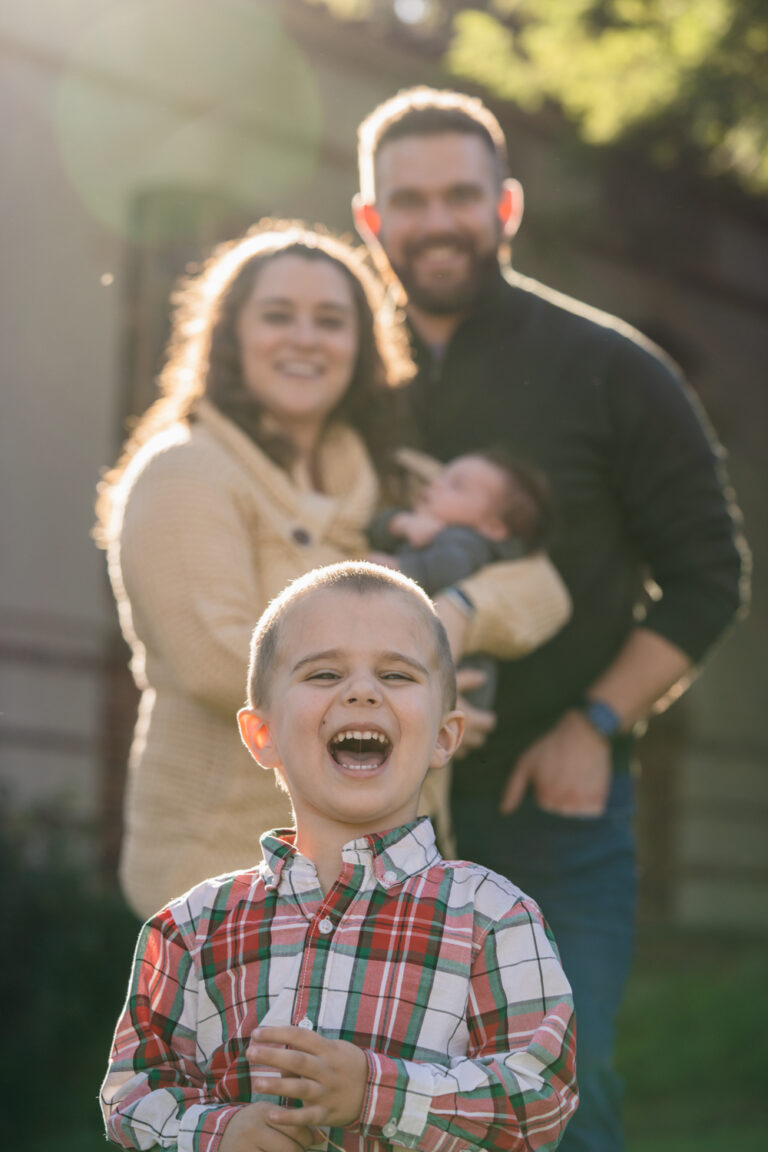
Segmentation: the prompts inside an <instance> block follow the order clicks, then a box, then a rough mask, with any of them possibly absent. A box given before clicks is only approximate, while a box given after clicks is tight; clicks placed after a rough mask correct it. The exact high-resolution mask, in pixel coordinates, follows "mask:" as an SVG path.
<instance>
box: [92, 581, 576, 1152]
mask: <svg viewBox="0 0 768 1152" xmlns="http://www.w3.org/2000/svg"><path fill="white" fill-rule="evenodd" d="M454 705H455V679H454V671H453V664H452V660H451V656H450V651H449V648H448V645H447V640H446V637H445V633H444V631H443V629H442V625H441V624H440V622H439V620H438V618H437V616H436V614H435V613H434V610H433V608H432V605H431V604H430V602H429V600H428V599H427V597H426V595H425V594H424V593H423V592H422V591H421V590H420V589H419V588H418V587H417V586H416V585H415V584H414V583H413V582H412V581H410V580H409V579H407V578H406V577H404V576H402V575H400V574H399V573H396V572H392V571H388V570H386V569H383V568H380V567H376V566H374V565H370V564H365V563H356V564H355V563H347V564H339V565H334V566H332V567H329V568H323V569H318V570H316V571H315V572H312V573H310V574H309V575H308V576H305V577H303V578H301V579H300V580H297V581H295V582H294V583H293V584H291V585H290V586H289V587H288V588H287V589H286V590H285V591H284V592H283V593H282V595H281V596H280V597H278V598H277V600H275V601H274V602H273V603H272V604H271V605H270V607H269V608H268V609H267V611H266V612H265V613H264V615H263V616H262V618H261V620H260V621H259V623H258V625H257V626H256V630H255V632H254V635H253V641H252V648H251V667H250V676H249V705H248V706H247V707H246V708H243V709H242V710H241V712H240V713H239V717H238V719H239V722H240V730H241V733H242V736H243V740H244V741H245V743H246V745H247V746H248V747H249V749H250V750H251V752H252V753H253V756H254V758H255V759H256V760H257V762H258V763H259V764H261V765H262V766H263V767H264V768H267V769H270V770H274V771H275V772H276V773H277V775H278V777H279V779H280V780H281V782H282V783H283V785H284V786H285V787H286V788H287V789H288V791H289V793H290V796H291V800H292V804H293V809H294V815H295V823H296V827H295V830H293V829H291V830H288V831H277V832H271V833H267V834H265V835H264V836H263V837H262V850H263V854H264V861H263V862H262V863H261V864H260V865H258V866H257V867H254V868H253V869H251V870H249V871H245V872H238V873H234V874H232V875H228V876H220V877H218V878H216V879H213V880H208V881H205V882H204V883H202V884H200V885H198V886H197V887H195V888H193V889H192V890H191V891H189V892H188V893H187V894H186V895H185V896H182V897H180V898H178V899H176V900H174V901H172V902H171V903H170V904H169V905H168V906H167V907H166V908H164V909H162V910H161V911H160V912H159V913H157V915H156V916H154V917H153V918H152V919H151V920H150V921H149V922H148V923H147V924H146V925H145V927H144V929H143V930H142V933H141V936H140V938H139V943H138V946H137V950H136V956H135V959H134V967H133V973H132V976H131V982H130V986H129V992H128V999H127V1003H126V1007H125V1011H124V1013H123V1016H122V1018H121V1019H120V1021H119V1022H118V1026H117V1030H116V1033H115V1039H114V1045H113V1049H112V1053H111V1060H110V1066H109V1069H108V1071H107V1076H106V1079H105V1081H104V1084H103V1087H102V1094H101V1103H102V1108H103V1111H104V1115H105V1119H106V1122H107V1134H108V1136H109V1138H110V1139H111V1140H113V1141H115V1142H116V1143H118V1144H119V1145H121V1146H122V1147H124V1148H133V1149H148V1148H154V1147H155V1146H159V1147H161V1148H169V1149H174V1150H178V1152H296V1149H301V1148H308V1147H310V1146H312V1147H318V1148H341V1149H344V1150H352V1149H355V1150H357V1152H365V1150H371V1152H374V1150H377V1149H378V1150H381V1152H383V1150H385V1149H389V1148H398V1147H405V1148H413V1149H415V1148H418V1149H424V1150H427V1152H432V1150H434V1152H438V1150H439V1152H443V1150H445V1152H459V1150H460V1149H472V1150H474V1149H478V1148H488V1149H499V1150H503V1149H508V1150H512V1149H515V1150H521V1149H551V1148H554V1147H555V1146H556V1145H557V1143H558V1141H559V1139H560V1136H561V1134H562V1131H563V1129H564V1127H565V1124H566V1122H567V1120H568V1118H569V1116H570V1115H571V1113H572V1112H573V1110H574V1108H575V1106H576V1089H575V1081H574V1047H575V1036H574V1024H573V1018H572V1001H571V995H570V989H569V986H568V983H567V980H566V978H565V975H564V974H563V971H562V968H561V966H560V963H559V960H558V958H557V954H556V951H555V948H554V946H553V943H552V941H551V938H550V936H549V933H548V931H547V929H546V927H545V925H544V924H543V921H542V917H541V913H540V912H539V910H538V908H537V906H536V905H535V904H533V903H532V901H530V900H529V899H528V898H527V897H525V896H524V895H523V894H522V893H521V892H520V891H519V890H518V889H517V888H515V887H514V885H512V884H511V883H510V882H509V881H507V880H505V879H503V878H502V877H501V876H497V875H496V874H495V873H493V872H489V871H488V869H485V868H481V867H479V866H477V865H474V864H467V863H463V862H447V861H444V860H443V859H442V858H441V857H440V855H439V853H438V852H437V849H436V847H435V842H434V834H433V832H432V827H431V824H430V823H429V821H428V820H427V819H426V818H422V819H420V820H419V819H416V809H417V804H418V799H419V790H420V788H421V784H422V781H423V779H424V776H425V774H426V772H427V769H428V768H429V767H430V766H432V767H439V766H442V765H445V764H446V763H447V762H448V761H449V760H450V758H451V756H452V754H453V752H454V751H455V749H456V747H457V745H458V743H459V741H460V739H461V735H462V729H463V717H462V715H461V713H460V712H457V711H456V710H455V707H454Z"/></svg>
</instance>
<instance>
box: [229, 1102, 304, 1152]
mask: <svg viewBox="0 0 768 1152" xmlns="http://www.w3.org/2000/svg"><path fill="white" fill-rule="evenodd" d="M271 1111H273V1106H272V1105H271V1104H269V1103H267V1102H264V1101H257V1102H256V1103H255V1104H246V1105H245V1107H244V1108H240V1109H239V1110H238V1111H237V1112H236V1113H235V1115H234V1116H233V1117H232V1119H231V1120H230V1121H229V1122H228V1124H227V1126H226V1128H225V1129H224V1135H223V1136H222V1138H221V1142H220V1144H219V1152H302V1150H303V1149H305V1148H309V1147H310V1146H311V1144H312V1143H313V1141H314V1139H315V1133H314V1132H313V1131H312V1129H311V1128H309V1127H308V1126H307V1125H306V1124H288V1123H287V1122H286V1123H283V1124H281V1125H280V1126H279V1127H278V1126H276V1125H275V1123H274V1121H271V1120H270V1119H269V1113H270V1112H271Z"/></svg>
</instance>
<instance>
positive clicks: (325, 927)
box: [317, 916, 333, 936]
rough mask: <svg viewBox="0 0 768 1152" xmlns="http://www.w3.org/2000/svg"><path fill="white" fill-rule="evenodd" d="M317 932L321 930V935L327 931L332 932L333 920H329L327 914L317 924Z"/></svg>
mask: <svg viewBox="0 0 768 1152" xmlns="http://www.w3.org/2000/svg"><path fill="white" fill-rule="evenodd" d="M317 929H318V932H322V934H323V936H327V935H328V933H329V932H333V921H332V920H329V919H328V917H327V916H324V917H323V919H322V920H321V921H320V923H319V924H318V926H317Z"/></svg>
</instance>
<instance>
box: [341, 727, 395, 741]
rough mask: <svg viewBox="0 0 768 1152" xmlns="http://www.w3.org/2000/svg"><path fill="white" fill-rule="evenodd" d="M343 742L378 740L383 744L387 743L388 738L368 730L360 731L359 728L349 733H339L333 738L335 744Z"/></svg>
mask: <svg viewBox="0 0 768 1152" xmlns="http://www.w3.org/2000/svg"><path fill="white" fill-rule="evenodd" d="M342 740H378V741H379V743H381V744H386V743H387V738H386V736H384V734H383V733H381V732H370V731H369V730H368V729H365V730H358V729H357V728H355V729H354V730H352V729H350V730H349V731H347V732H338V733H337V734H336V735H335V736H334V738H333V743H334V744H338V743H340V742H341V741H342Z"/></svg>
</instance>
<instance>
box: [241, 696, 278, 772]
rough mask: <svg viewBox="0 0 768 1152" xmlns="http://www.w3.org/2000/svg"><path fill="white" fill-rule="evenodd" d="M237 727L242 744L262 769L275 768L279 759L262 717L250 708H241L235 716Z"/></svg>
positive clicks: (267, 726) (270, 734)
mask: <svg viewBox="0 0 768 1152" xmlns="http://www.w3.org/2000/svg"><path fill="white" fill-rule="evenodd" d="M237 725H238V727H239V729H240V736H241V737H242V740H243V744H245V746H246V748H247V749H248V751H249V752H250V754H251V756H253V758H254V760H255V761H256V763H257V764H260V765H261V766H262V768H277V767H279V766H280V757H279V756H278V753H277V748H276V746H275V744H274V742H273V740H272V733H271V732H270V730H269V725H268V724H267V722H266V720H264V719H263V717H261V716H259V714H258V713H257V712H254V711H253V710H252V709H251V708H241V709H240V711H239V712H238V714H237Z"/></svg>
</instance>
